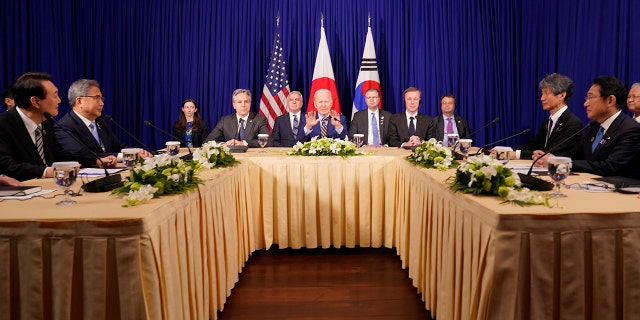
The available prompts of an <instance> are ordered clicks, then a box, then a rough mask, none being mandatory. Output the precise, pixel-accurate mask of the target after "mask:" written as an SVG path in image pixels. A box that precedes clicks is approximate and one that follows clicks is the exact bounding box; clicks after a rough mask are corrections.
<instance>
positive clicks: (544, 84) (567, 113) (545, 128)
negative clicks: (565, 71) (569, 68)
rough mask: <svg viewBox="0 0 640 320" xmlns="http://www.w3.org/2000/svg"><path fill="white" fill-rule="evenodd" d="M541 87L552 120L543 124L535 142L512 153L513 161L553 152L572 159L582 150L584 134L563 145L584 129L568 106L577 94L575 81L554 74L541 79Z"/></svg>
mask: <svg viewBox="0 0 640 320" xmlns="http://www.w3.org/2000/svg"><path fill="white" fill-rule="evenodd" d="M538 88H540V92H541V95H540V101H541V103H542V109H543V110H545V111H549V113H550V117H549V119H547V121H545V122H544V123H543V124H542V125H540V129H538V133H537V134H536V135H535V136H534V137H533V139H532V140H531V141H529V142H527V143H526V144H525V145H523V146H521V147H519V148H516V150H515V151H512V152H511V154H510V158H511V159H532V158H533V159H535V158H538V157H539V156H541V155H542V154H544V153H545V152H547V151H549V150H552V149H553V150H552V151H553V153H554V154H555V155H558V156H571V155H572V154H575V152H577V151H578V150H579V149H580V135H575V136H574V137H573V138H571V139H570V140H569V141H566V142H564V143H562V144H559V143H560V142H562V141H565V140H566V139H567V138H569V137H570V136H571V135H573V134H574V133H576V132H578V131H580V130H581V129H582V121H581V120H580V118H578V117H577V116H576V115H575V114H573V112H571V110H569V108H568V107H567V104H568V103H569V99H570V98H571V95H572V94H573V81H572V80H571V79H570V78H569V77H567V76H565V75H562V74H557V73H552V74H550V75H548V76H546V77H544V79H542V80H540V83H539V84H538Z"/></svg>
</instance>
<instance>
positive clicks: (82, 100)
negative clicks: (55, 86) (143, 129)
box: [54, 79, 152, 159]
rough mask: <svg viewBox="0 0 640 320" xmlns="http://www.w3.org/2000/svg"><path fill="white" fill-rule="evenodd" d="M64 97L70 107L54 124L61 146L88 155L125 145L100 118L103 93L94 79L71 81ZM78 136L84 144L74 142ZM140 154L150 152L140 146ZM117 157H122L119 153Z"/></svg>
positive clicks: (108, 152)
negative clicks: (67, 99) (66, 98)
mask: <svg viewBox="0 0 640 320" xmlns="http://www.w3.org/2000/svg"><path fill="white" fill-rule="evenodd" d="M67 97H68V98H69V105H70V106H71V108H72V110H71V111H69V112H68V113H67V114H66V115H65V116H64V117H62V119H60V120H58V122H57V123H56V125H55V126H54V130H55V133H56V138H57V139H58V141H59V142H60V145H62V147H63V148H64V149H65V150H67V151H69V152H72V153H78V154H85V155H86V156H91V154H92V153H91V152H93V153H95V154H97V155H99V156H101V157H107V156H110V155H112V156H118V153H119V152H120V150H122V149H123V148H126V147H127V146H126V145H125V144H124V143H122V142H120V140H119V139H118V138H117V137H116V136H115V135H114V134H113V132H112V131H111V130H110V129H109V126H108V125H107V124H106V123H105V121H104V120H103V119H102V118H100V116H101V115H102V108H103V107H104V96H103V95H102V91H100V85H99V84H98V82H97V81H95V80H89V79H80V80H77V81H75V82H73V83H72V84H71V86H70V87H69V92H68V93H67ZM71 135H74V137H72V136H71ZM78 140H80V141H82V142H83V143H84V145H81V144H78ZM87 148H89V149H90V150H91V152H89V150H87ZM140 156H141V157H143V158H149V157H151V156H152V155H151V153H149V152H148V151H146V150H143V149H140ZM118 158H119V159H122V155H120V156H119V157H118Z"/></svg>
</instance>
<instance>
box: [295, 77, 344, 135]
mask: <svg viewBox="0 0 640 320" xmlns="http://www.w3.org/2000/svg"><path fill="white" fill-rule="evenodd" d="M313 106H314V107H315V108H316V110H318V111H317V112H316V111H311V112H307V114H306V115H305V116H306V120H307V124H306V125H305V126H304V134H305V135H306V137H307V139H308V140H310V139H311V138H313V137H319V138H333V139H344V138H345V137H346V136H347V128H346V126H347V118H345V116H344V115H341V114H338V112H336V111H335V110H331V107H333V96H332V95H331V91H329V90H327V89H320V90H318V91H316V93H315V94H314V95H313Z"/></svg>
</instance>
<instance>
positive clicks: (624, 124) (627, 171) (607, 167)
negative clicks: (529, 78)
mask: <svg viewBox="0 0 640 320" xmlns="http://www.w3.org/2000/svg"><path fill="white" fill-rule="evenodd" d="M626 100H627V91H626V89H625V86H624V84H623V83H622V81H620V80H618V79H616V78H614V77H610V76H603V77H598V78H596V79H594V80H593V83H592V85H591V88H589V91H588V92H587V99H586V101H585V103H584V106H585V109H586V111H587V117H588V118H589V119H591V120H593V121H592V122H593V123H594V124H593V125H592V126H591V128H590V129H589V131H588V132H587V134H586V135H585V136H584V137H583V138H582V141H581V144H580V145H581V150H580V151H579V152H577V153H576V154H574V156H573V167H572V170H573V171H576V172H588V173H593V174H597V175H600V176H625V177H630V178H635V179H640V165H638V164H640V125H638V123H637V122H635V121H633V120H632V119H631V118H630V117H629V116H627V115H625V114H624V113H623V112H622V108H623V107H624V104H625V102H626ZM546 158H547V157H545V158H544V159H543V160H545V161H542V164H541V165H546Z"/></svg>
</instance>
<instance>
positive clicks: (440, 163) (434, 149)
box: [407, 138, 458, 171]
mask: <svg viewBox="0 0 640 320" xmlns="http://www.w3.org/2000/svg"><path fill="white" fill-rule="evenodd" d="M407 160H408V161H409V162H411V163H413V164H416V165H419V166H423V167H425V168H436V169H438V170H440V171H444V170H447V169H449V168H451V167H453V166H456V165H458V162H457V161H455V160H454V158H453V152H451V150H450V149H449V148H447V147H445V146H444V145H442V142H440V141H436V139H434V138H431V139H429V140H428V141H422V143H420V145H418V146H417V147H416V148H415V149H414V150H413V153H412V154H410V155H408V156H407Z"/></svg>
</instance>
